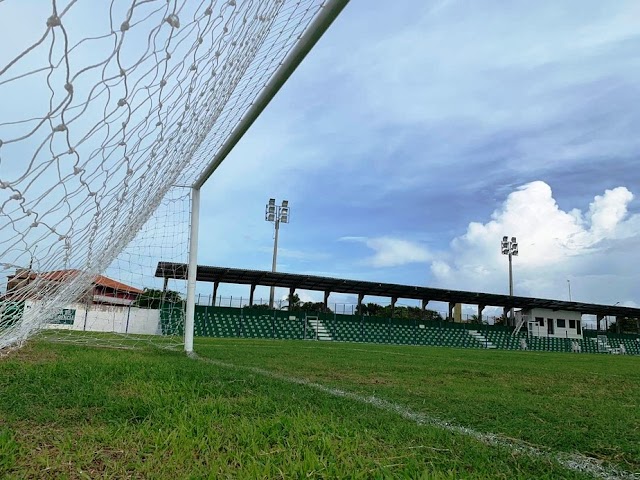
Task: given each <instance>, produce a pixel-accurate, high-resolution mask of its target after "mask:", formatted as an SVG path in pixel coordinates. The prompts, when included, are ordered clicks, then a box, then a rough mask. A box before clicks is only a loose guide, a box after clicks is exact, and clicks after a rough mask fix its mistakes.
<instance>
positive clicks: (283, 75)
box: [184, 0, 349, 353]
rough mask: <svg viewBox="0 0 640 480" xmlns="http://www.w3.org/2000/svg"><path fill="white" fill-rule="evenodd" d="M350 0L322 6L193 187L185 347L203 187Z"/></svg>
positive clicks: (189, 338) (189, 339)
mask: <svg viewBox="0 0 640 480" xmlns="http://www.w3.org/2000/svg"><path fill="white" fill-rule="evenodd" d="M348 3H349V0H328V1H327V2H326V3H325V4H324V5H323V6H322V7H321V8H322V9H321V11H320V12H319V13H318V15H317V16H316V18H315V19H314V20H313V21H312V22H311V24H310V25H309V27H308V28H307V29H306V31H305V33H304V34H303V35H302V36H301V37H300V39H299V40H298V42H297V43H296V44H295V46H294V47H293V48H292V50H291V51H290V52H289V54H288V55H287V57H286V58H285V59H284V61H283V62H282V64H281V65H280V66H279V67H278V69H277V70H276V72H275V73H274V74H273V76H272V78H271V79H270V80H269V82H268V83H267V84H266V85H265V87H264V89H263V90H262V92H261V93H260V94H259V95H258V97H257V98H256V99H255V101H254V102H253V105H252V106H251V107H250V108H249V110H247V113H246V114H245V116H244V117H243V118H242V120H241V121H240V122H239V123H238V125H236V127H235V128H234V129H233V131H232V133H231V135H230V136H229V137H228V138H227V140H226V141H225V142H224V144H223V145H222V146H221V148H220V150H219V151H218V152H217V154H216V155H215V157H214V158H213V159H212V160H211V162H210V163H209V164H208V165H207V167H206V168H205V169H204V171H203V172H202V173H201V174H200V176H199V177H198V178H197V180H196V181H195V182H194V183H193V185H192V186H191V222H190V224H191V226H190V231H189V267H188V273H187V310H186V314H185V323H184V349H185V351H186V352H188V353H191V352H193V333H194V325H195V322H194V317H195V294H196V274H197V269H198V228H199V223H200V189H201V188H202V186H203V185H204V184H205V182H206V181H207V180H208V179H209V177H210V176H211V175H212V174H213V172H215V170H216V169H217V168H218V167H219V166H220V164H221V163H222V162H223V161H224V159H225V158H226V157H227V155H229V153H230V152H231V150H232V149H233V147H234V146H235V145H236V144H237V143H238V142H239V141H240V139H241V138H242V137H243V135H244V134H245V133H246V132H247V130H249V128H250V127H251V125H252V124H253V122H254V121H255V120H256V119H257V118H258V116H260V114H261V113H262V111H263V110H264V109H265V108H266V106H267V105H268V104H269V102H270V101H271V100H272V99H273V97H274V96H275V95H276V94H277V93H278V91H279V90H280V88H281V87H282V86H283V85H284V84H285V82H286V81H287V80H288V79H289V77H290V76H291V74H292V73H293V72H294V71H295V69H296V68H297V67H298V65H300V63H301V62H302V60H304V58H305V57H306V55H307V54H308V53H309V51H311V49H312V48H313V46H314V45H315V44H316V43H317V42H318V40H319V39H320V38H321V37H322V35H323V34H324V32H326V30H327V29H328V28H329V26H330V25H331V24H332V23H333V21H334V20H335V19H336V17H337V16H338V15H339V14H340V12H341V11H342V9H343V8H344V7H345V6H346V5H347V4H348Z"/></svg>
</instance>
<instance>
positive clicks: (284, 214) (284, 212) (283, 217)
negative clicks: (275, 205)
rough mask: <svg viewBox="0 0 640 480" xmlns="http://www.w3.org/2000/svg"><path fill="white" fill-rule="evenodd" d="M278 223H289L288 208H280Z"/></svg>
mask: <svg viewBox="0 0 640 480" xmlns="http://www.w3.org/2000/svg"><path fill="white" fill-rule="evenodd" d="M280 222H282V223H289V207H285V206H283V207H280Z"/></svg>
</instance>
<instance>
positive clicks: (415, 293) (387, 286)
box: [156, 262, 640, 318]
mask: <svg viewBox="0 0 640 480" xmlns="http://www.w3.org/2000/svg"><path fill="white" fill-rule="evenodd" d="M186 273H187V265H186V264H184V263H172V262H158V267H157V269H156V277H164V278H177V279H186V278H187V276H186ZM196 280H197V281H200V282H219V283H233V284H243V285H264V286H268V287H272V286H273V287H282V288H294V289H299V290H316V291H321V292H334V293H351V294H356V295H358V294H362V295H371V296H376V297H396V298H404V299H415V300H429V301H437V302H453V303H465V304H471V305H485V306H500V307H508V308H512V307H513V308H524V309H530V308H549V309H552V310H568V311H573V312H580V313H585V314H593V315H612V316H626V317H632V318H640V308H630V307H623V306H621V305H612V306H610V305H598V304H593V303H582V302H565V301H561V300H549V299H543V298H531V297H517V296H513V297H511V296H509V295H498V294H494V293H480V292H466V291H462V290H447V289H441V288H430V287H418V286H412V285H399V284H395V283H380V282H368V281H361V280H345V279H339V278H331V277H321V276H317V275H304V274H298V273H282V272H266V271H261V270H245V269H241V268H227V267H211V266H203V265H198V273H197V275H196Z"/></svg>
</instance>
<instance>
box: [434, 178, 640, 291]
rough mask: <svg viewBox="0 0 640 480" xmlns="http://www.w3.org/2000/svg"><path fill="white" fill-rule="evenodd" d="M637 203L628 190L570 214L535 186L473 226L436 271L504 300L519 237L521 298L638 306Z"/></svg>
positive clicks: (449, 281)
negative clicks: (504, 242)
mask: <svg viewBox="0 0 640 480" xmlns="http://www.w3.org/2000/svg"><path fill="white" fill-rule="evenodd" d="M633 198H634V196H633V194H632V192H630V191H629V190H628V189H627V188H625V187H617V188H614V189H611V190H606V191H605V192H604V193H603V194H602V195H597V196H595V197H594V199H593V201H592V202H591V204H590V205H588V206H587V207H586V208H585V209H584V210H581V209H573V210H570V211H565V210H563V209H562V208H560V206H559V205H558V204H557V202H556V200H555V199H554V197H553V192H552V191H551V187H549V185H547V184H546V183H544V182H541V181H536V182H532V183H528V184H526V185H523V186H522V187H520V188H518V189H517V190H516V191H514V192H512V193H511V194H510V195H509V196H508V197H507V198H506V200H505V201H504V203H503V204H502V205H501V207H500V208H498V209H497V210H496V211H494V212H493V214H492V215H491V219H490V220H489V221H487V222H485V223H482V222H471V223H470V224H469V225H468V227H467V231H466V233H465V234H464V235H461V236H459V237H457V238H455V239H454V240H453V241H452V242H451V244H450V248H449V250H448V252H447V253H446V254H445V255H444V256H443V257H442V258H439V259H438V260H434V261H433V262H432V263H431V273H432V274H433V277H434V278H435V280H436V283H437V284H438V285H440V286H446V287H449V288H464V289H469V290H480V291H491V292H498V293H503V292H506V290H507V286H508V280H507V279H508V276H507V275H508V273H507V259H506V257H505V256H503V255H502V254H501V253H500V248H499V247H500V239H501V238H502V237H503V236H504V235H508V236H509V237H511V236H516V237H517V238H518V243H519V244H520V255H519V256H518V257H516V258H514V283H515V293H516V294H517V295H518V294H519V295H530V296H539V297H547V298H558V299H566V298H567V297H568V288H567V280H570V281H571V286H572V289H573V291H574V296H573V299H574V300H579V301H585V302H603V303H609V302H611V303H613V302H617V301H619V302H621V303H625V302H626V303H632V302H637V301H638V300H640V299H639V298H638V297H637V295H638V294H637V292H636V291H635V290H634V289H635V287H634V285H637V284H638V282H639V281H640V273H638V272H637V269H636V268H635V267H633V265H637V264H638V263H640V251H639V250H638V249H637V246H638V245H639V244H640V215H638V214H629V212H628V207H629V204H630V203H631V201H632V200H633Z"/></svg>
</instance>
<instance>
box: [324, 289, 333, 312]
mask: <svg viewBox="0 0 640 480" xmlns="http://www.w3.org/2000/svg"><path fill="white" fill-rule="evenodd" d="M329 295H331V292H330V291H329V290H327V291H325V292H324V310H325V311H327V309H328V308H329Z"/></svg>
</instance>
